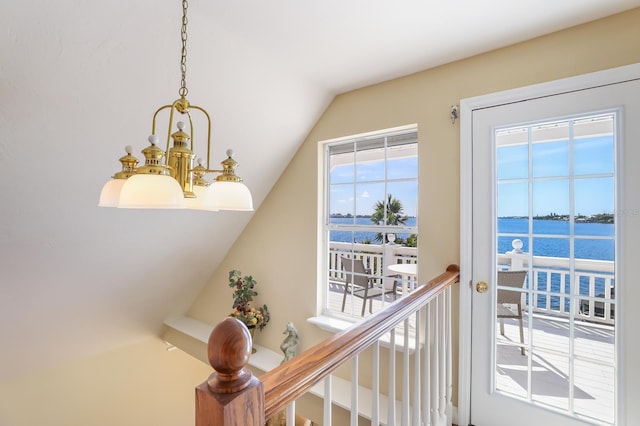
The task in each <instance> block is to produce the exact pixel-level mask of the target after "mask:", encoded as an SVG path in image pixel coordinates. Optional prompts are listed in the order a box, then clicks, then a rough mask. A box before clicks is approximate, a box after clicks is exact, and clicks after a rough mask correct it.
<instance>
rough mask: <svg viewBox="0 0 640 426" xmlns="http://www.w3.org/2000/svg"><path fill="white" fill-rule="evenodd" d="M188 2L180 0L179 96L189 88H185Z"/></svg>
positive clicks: (184, 93)
mask: <svg viewBox="0 0 640 426" xmlns="http://www.w3.org/2000/svg"><path fill="white" fill-rule="evenodd" d="M188 7H189V3H187V0H182V27H181V29H180V39H181V40H182V51H181V57H180V72H181V74H182V77H181V80H180V90H178V94H179V95H180V96H181V97H183V98H184V97H186V96H187V93H189V90H188V89H187V23H188V22H189V21H188V20H187V8H188Z"/></svg>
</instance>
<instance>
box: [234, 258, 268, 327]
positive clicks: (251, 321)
mask: <svg viewBox="0 0 640 426" xmlns="http://www.w3.org/2000/svg"><path fill="white" fill-rule="evenodd" d="M256 284H257V283H256V282H255V280H254V279H253V277H252V276H251V275H249V276H245V277H243V276H242V273H241V272H240V271H237V270H235V269H234V270H232V271H229V287H231V288H233V289H234V290H233V312H231V314H230V315H229V316H230V317H234V318H237V319H239V320H240V321H242V322H243V323H244V324H245V325H246V326H247V328H249V330H252V329H256V328H257V329H258V330H260V331H262V329H263V328H264V327H265V326H266V325H267V323H268V322H269V319H270V315H269V309H268V308H267V305H262V306H260V307H258V308H253V307H251V302H252V301H253V296H257V295H258V293H257V292H256V291H255V290H254V288H255V286H256Z"/></svg>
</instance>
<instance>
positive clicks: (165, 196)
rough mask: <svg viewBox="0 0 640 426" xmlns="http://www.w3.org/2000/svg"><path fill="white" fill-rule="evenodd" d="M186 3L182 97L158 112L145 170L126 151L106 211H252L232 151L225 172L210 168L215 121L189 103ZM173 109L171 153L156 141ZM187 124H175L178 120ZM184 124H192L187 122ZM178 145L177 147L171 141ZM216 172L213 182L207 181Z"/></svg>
mask: <svg viewBox="0 0 640 426" xmlns="http://www.w3.org/2000/svg"><path fill="white" fill-rule="evenodd" d="M187 8H188V3H187V0H183V1H182V27H181V31H180V38H181V41H182V51H181V57H180V71H181V81H180V89H179V90H178V94H179V95H180V98H179V99H177V100H176V101H174V102H173V103H172V104H170V105H164V106H162V107H160V108H158V110H156V112H155V114H154V115H153V121H152V126H151V133H152V135H151V136H149V142H150V144H151V145H150V146H148V147H146V148H145V149H143V150H142V154H143V155H144V158H145V161H144V165H143V166H140V167H137V165H138V159H137V158H136V157H134V156H133V155H131V151H132V149H131V146H127V147H126V148H125V150H126V152H127V154H126V155H125V156H123V157H121V158H120V160H119V161H120V163H121V164H122V170H120V171H118V172H116V173H115V174H114V175H113V178H112V179H111V180H109V181H108V182H107V183H106V184H105V185H104V187H103V188H102V191H101V193H100V201H99V202H98V205H99V206H101V207H119V208H140V209H183V208H188V209H195V210H209V211H217V210H237V211H252V210H253V201H252V199H251V193H250V192H249V189H248V188H247V187H246V186H245V185H244V184H243V183H242V179H240V178H239V177H238V176H236V174H235V169H236V167H237V166H238V163H237V162H236V161H235V160H234V159H233V151H232V150H227V158H226V159H225V160H224V161H222V162H221V165H222V168H221V169H218V170H214V169H211V168H210V165H209V157H210V154H211V118H210V117H209V113H207V111H205V109H204V108H202V107H199V106H196V105H192V104H191V103H189V101H188V100H187V98H186V96H187V93H188V89H187V85H186V74H187V23H188V21H187ZM165 110H168V112H169V123H168V131H167V142H166V148H165V149H164V150H163V149H161V148H159V147H158V143H159V141H160V138H159V137H158V136H156V122H157V120H158V114H159V113H160V112H161V111H165ZM192 111H198V112H200V113H202V115H204V117H205V118H206V122H207V123H208V129H207V162H206V167H205V165H203V164H202V160H201V159H198V161H197V165H196V166H194V159H195V154H194V145H193V138H192V137H191V136H189V134H188V133H187V132H185V129H187V126H188V129H187V130H189V133H191V135H193V119H192V115H191V112H192ZM178 114H179V115H181V116H185V118H186V120H184V121H177V120H176V122H175V126H176V128H177V130H176V131H174V132H173V133H172V130H173V129H174V120H175V119H176V116H177V115H178ZM185 121H186V122H187V123H188V124H187V123H185ZM172 141H173V144H171V142H172ZM207 173H217V174H218V176H216V177H215V179H214V181H213V182H212V183H209V182H207V181H206V180H205V179H204V176H205V175H206V174H207Z"/></svg>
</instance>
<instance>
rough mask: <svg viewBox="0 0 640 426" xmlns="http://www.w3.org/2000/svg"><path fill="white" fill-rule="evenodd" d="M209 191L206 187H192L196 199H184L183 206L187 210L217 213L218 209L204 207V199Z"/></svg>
mask: <svg viewBox="0 0 640 426" xmlns="http://www.w3.org/2000/svg"><path fill="white" fill-rule="evenodd" d="M208 190H209V187H208V186H200V185H194V186H193V193H194V194H196V198H185V199H184V202H185V205H186V206H187V208H188V209H189V210H206V211H210V212H217V211H218V209H216V208H213V207H207V206H205V205H204V198H205V196H206V194H207V191H208Z"/></svg>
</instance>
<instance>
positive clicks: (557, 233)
mask: <svg viewBox="0 0 640 426" xmlns="http://www.w3.org/2000/svg"><path fill="white" fill-rule="evenodd" d="M354 220H355V224H356V225H363V226H371V225H372V224H371V221H370V220H369V218H367V217H357V218H355V219H354V218H331V223H335V224H352V223H353V222H354ZM415 224H416V218H415V217H412V218H409V221H408V222H407V225H410V226H414V225H415ZM528 231H529V225H528V221H527V219H510V218H505V219H498V234H499V236H498V241H497V249H498V250H497V251H498V253H505V252H507V251H510V250H513V248H512V246H511V242H512V241H513V240H514V239H516V238H518V239H520V240H522V242H523V243H524V246H523V248H522V249H523V251H525V252H529V249H530V247H531V246H533V255H534V256H550V257H569V249H570V239H569V237H568V235H569V223H568V222H563V221H559V220H534V221H533V233H534V235H535V236H534V237H533V238H531V239H529V238H528V237H527V234H528ZM614 232H615V230H614V225H613V224H605V223H577V224H576V225H575V235H576V238H575V239H574V250H575V257H576V258H579V259H594V260H614V251H615V250H614V241H613V236H614ZM500 234H502V235H500ZM503 234H508V235H503ZM397 235H398V236H400V237H402V238H406V237H407V236H408V235H409V234H397ZM375 236H376V233H375V232H366V231H356V232H349V231H332V232H331V235H330V240H331V241H339V242H345V243H346V242H357V243H361V242H363V241H366V240H367V239H368V240H370V241H372V242H375Z"/></svg>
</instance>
